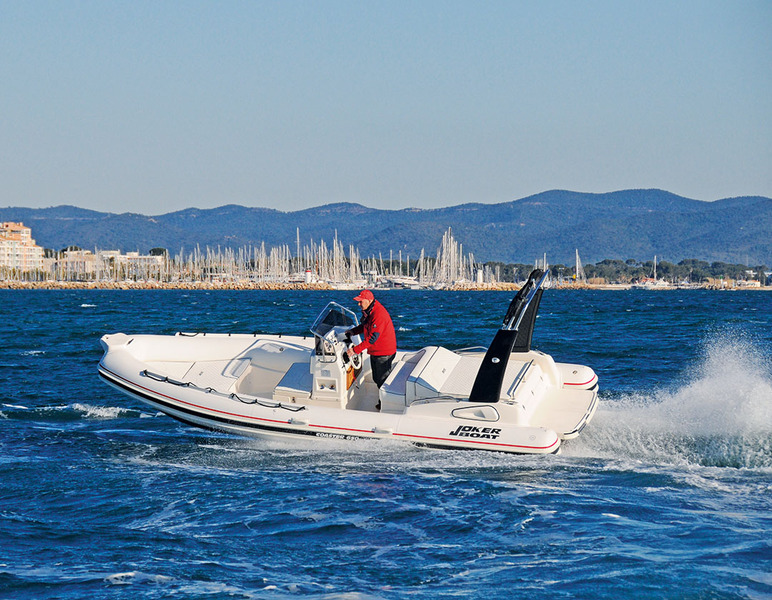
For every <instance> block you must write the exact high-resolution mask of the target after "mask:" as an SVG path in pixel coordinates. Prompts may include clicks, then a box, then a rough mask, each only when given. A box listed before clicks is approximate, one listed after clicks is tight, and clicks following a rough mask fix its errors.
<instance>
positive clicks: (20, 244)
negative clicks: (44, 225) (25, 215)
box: [0, 221, 43, 276]
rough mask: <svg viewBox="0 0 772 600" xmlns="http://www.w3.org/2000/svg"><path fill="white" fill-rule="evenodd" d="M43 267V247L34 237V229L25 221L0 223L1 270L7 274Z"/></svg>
mask: <svg viewBox="0 0 772 600" xmlns="http://www.w3.org/2000/svg"><path fill="white" fill-rule="evenodd" d="M42 268H43V248H41V247H40V246H38V245H37V244H36V243H35V240H33V239H32V230H31V229H30V228H29V227H25V226H24V224H23V223H14V222H12V221H5V222H3V223H0V270H1V271H3V272H4V273H5V275H6V276H7V275H9V274H12V273H13V272H16V273H27V272H30V271H38V270H42Z"/></svg>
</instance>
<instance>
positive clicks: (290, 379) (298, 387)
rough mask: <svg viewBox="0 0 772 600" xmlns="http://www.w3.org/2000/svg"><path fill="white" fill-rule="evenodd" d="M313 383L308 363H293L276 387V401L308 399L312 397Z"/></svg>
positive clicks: (274, 392) (274, 393) (274, 396)
mask: <svg viewBox="0 0 772 600" xmlns="http://www.w3.org/2000/svg"><path fill="white" fill-rule="evenodd" d="M313 383H314V381H313V375H312V374H311V370H310V369H309V367H308V363H307V362H296V363H293V364H292V366H290V368H289V369H288V370H287V372H286V373H285V374H284V377H282V378H281V381H279V383H278V384H277V385H276V387H275V388H274V390H273V399H274V401H276V402H281V401H292V400H308V399H309V398H311V388H312V387H313Z"/></svg>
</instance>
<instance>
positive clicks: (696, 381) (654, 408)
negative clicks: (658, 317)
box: [564, 334, 772, 468]
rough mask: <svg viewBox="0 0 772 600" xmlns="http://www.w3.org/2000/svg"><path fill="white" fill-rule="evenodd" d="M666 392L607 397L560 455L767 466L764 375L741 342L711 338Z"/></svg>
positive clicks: (769, 424) (769, 434) (771, 388)
mask: <svg viewBox="0 0 772 600" xmlns="http://www.w3.org/2000/svg"><path fill="white" fill-rule="evenodd" d="M681 375H682V377H681V379H682V380H683V383H682V384H680V385H678V386H677V387H675V388H673V389H653V390H651V391H650V392H638V393H633V394H627V395H624V396H622V397H620V398H618V399H608V400H606V401H604V402H603V403H602V404H601V408H600V409H599V411H598V414H597V415H596V418H595V420H594V421H593V422H592V423H591V425H590V426H588V428H587V429H586V430H585V432H584V433H583V436H582V438H580V439H578V440H576V441H572V442H570V443H569V444H567V445H566V447H565V449H564V451H565V452H567V453H570V454H573V455H577V456H601V457H606V458H611V457H619V458H627V459H634V460H640V461H644V462H651V463H664V464H696V465H702V466H721V467H738V468H772V441H771V440H772V374H771V372H770V368H769V359H768V357H766V356H764V355H763V353H762V352H761V350H760V347H759V346H758V345H757V344H754V343H753V342H752V340H751V339H750V338H749V336H744V335H743V336H729V335H727V334H722V335H719V336H718V337H714V338H712V339H710V340H708V341H707V342H706V343H705V344H704V348H703V352H702V357H701V360H700V361H699V362H698V363H697V365H696V366H695V367H694V368H693V369H690V370H689V371H687V372H685V373H683V374H681Z"/></svg>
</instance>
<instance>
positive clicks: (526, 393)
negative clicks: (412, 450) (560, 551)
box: [99, 333, 597, 454]
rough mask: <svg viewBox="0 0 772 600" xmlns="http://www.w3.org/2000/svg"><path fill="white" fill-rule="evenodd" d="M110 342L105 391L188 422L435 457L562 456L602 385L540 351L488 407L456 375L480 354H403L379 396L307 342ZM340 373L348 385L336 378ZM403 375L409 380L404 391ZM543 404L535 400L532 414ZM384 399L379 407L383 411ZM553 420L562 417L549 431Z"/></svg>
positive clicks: (206, 338)
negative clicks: (379, 444)
mask: <svg viewBox="0 0 772 600" xmlns="http://www.w3.org/2000/svg"><path fill="white" fill-rule="evenodd" d="M102 344H103V346H104V348H105V354H104V357H103V358H102V360H101V362H100V364H99V374H100V376H101V377H102V378H103V379H104V380H105V381H106V382H107V383H108V384H110V385H112V386H113V387H115V388H117V389H119V390H120V391H122V392H124V393H126V394H128V395H130V396H132V397H134V398H136V399H138V400H141V401H142V402H144V403H146V404H148V405H149V406H151V407H153V408H154V409H156V410H159V411H161V412H163V413H165V414H167V415H169V416H171V417H174V418H175V419H178V420H180V421H182V422H185V423H188V424H190V425H195V426H197V427H203V428H207V429H213V430H219V431H225V432H228V433H232V434H237V435H242V436H254V437H273V438H277V437H278V438H292V437H301V436H306V437H307V436H311V437H317V438H333V439H362V438H365V439H392V440H399V441H405V442H411V443H414V444H421V445H425V446H432V447H437V448H468V449H482V450H493V451H500V452H511V453H519V454H549V453H554V452H557V451H558V449H559V447H560V444H561V440H562V439H567V438H570V437H574V436H575V435H577V434H578V433H579V431H580V430H581V428H582V427H584V425H586V423H587V422H589V420H590V419H591V418H592V415H593V413H594V411H595V407H596V404H597V378H596V377H595V374H594V373H592V371H591V370H590V369H588V368H587V367H576V369H574V368H573V367H574V366H573V365H564V366H558V365H556V364H555V363H554V362H553V361H552V359H551V358H550V357H549V356H547V355H544V354H541V353H538V352H534V351H531V352H529V353H527V356H517V360H516V361H513V365H510V366H512V370H513V372H515V376H514V377H518V376H519V381H518V382H514V380H513V383H512V385H510V386H509V387H510V388H512V386H513V385H514V387H522V395H523V397H522V398H520V399H518V398H517V397H516V396H517V394H516V393H515V394H513V395H510V396H507V397H505V398H503V399H502V401H499V402H496V403H484V404H481V403H477V402H470V401H469V400H468V390H467V393H466V396H467V397H466V398H465V397H464V394H463V389H462V388H463V386H464V385H465V384H464V381H465V380H466V381H467V382H470V381H471V380H470V379H469V377H464V375H468V373H466V374H465V373H459V372H456V369H460V368H464V369H468V368H469V364H474V363H475V361H476V362H477V364H479V361H480V360H481V358H482V357H481V355H480V354H479V353H474V354H464V353H461V354H459V353H452V352H450V351H448V350H445V349H444V348H435V347H429V348H428V349H427V348H425V349H422V350H420V351H418V352H415V353H406V352H400V353H398V356H397V359H396V360H395V369H394V370H393V371H392V374H391V376H390V377H389V380H387V383H386V384H385V385H384V386H383V388H382V390H380V393H379V391H378V390H377V388H376V387H375V385H374V384H373V383H372V380H371V378H370V374H369V369H368V366H367V362H366V361H365V365H364V367H363V368H362V371H361V372H360V373H359V375H358V376H357V378H356V380H354V382H353V383H352V384H351V385H350V387H349V388H348V389H344V387H345V380H344V378H345V376H346V371H347V369H346V367H345V365H342V364H341V362H340V361H339V360H338V359H336V360H335V361H334V362H322V363H321V364H316V365H315V366H314V363H316V362H318V361H319V359H320V357H319V356H317V355H316V354H315V353H314V341H313V340H311V339H305V338H287V337H278V336H249V335H243V336H239V335H203V334H201V335H196V336H187V335H184V334H177V335H175V336H152V335H144V336H128V335H125V334H120V333H119V334H113V335H106V336H104V337H103V338H102ZM430 352H431V353H432V354H431V356H430V357H428V358H429V359H428V360H426V359H427V355H429V353H430ZM338 356H340V353H339V354H338ZM422 360H423V361H424V362H425V363H426V364H423V365H422V364H421V361H422ZM411 361H412V362H411ZM438 361H439V362H438ZM450 363H454V366H455V369H451V373H450V376H449V377H446V378H445V380H444V383H442V382H441V383H439V384H437V383H433V382H432V381H431V379H432V377H433V376H434V381H435V382H436V381H439V380H440V379H442V377H441V376H442V375H443V373H439V371H442V370H447V368H445V367H447V365H449V364H450ZM464 363H469V364H466V365H465V364H464ZM537 363H538V364H537ZM443 365H445V366H443ZM518 365H528V367H527V371H528V372H529V373H530V376H528V377H526V376H524V374H521V373H520V372H519V371H518V369H520V371H522V370H523V369H524V368H525V367H519V366H518ZM539 365H541V366H539ZM293 369H294V370H295V371H296V372H297V373H296V374H295V376H294V380H293V373H292V371H293ZM315 369H316V370H315ZM335 369H338V370H339V374H340V376H341V378H339V379H336V378H335V373H331V371H334V370H335ZM432 369H434V370H435V371H436V370H438V369H439V371H438V373H433V372H432ZM577 369H580V371H578V372H577ZM314 370H315V371H314ZM403 371H405V372H407V371H410V373H408V375H407V376H406V377H403V380H402V381H401V382H400V381H399V378H400V375H401V374H403ZM571 371H574V372H575V373H576V375H577V376H578V379H577V378H576V377H575V381H567V380H565V378H566V376H565V375H564V373H566V374H568V373H570V372H571ZM438 374H439V376H436V375H438ZM527 374H528V373H526V374H525V375H527ZM411 375H412V378H411ZM454 375H455V378H454V377H453V376H454ZM349 376H350V368H349ZM558 379H559V380H560V381H558ZM579 379H582V380H583V381H579ZM443 385H444V386H445V388H447V389H445V388H443ZM411 386H412V387H413V388H414V389H413V390H412V391H411V390H409V389H407V388H410V387H411ZM453 386H456V387H453ZM467 387H468V386H467ZM416 390H418V391H416ZM399 392H402V394H401V395H400V393H399ZM536 394H540V395H541V397H540V398H539V401H538V402H531V403H530V404H528V403H527V402H526V400H528V399H530V398H533V397H535V395H536ZM379 400H380V401H381V402H382V409H381V410H376V408H375V405H376V402H378V401H379ZM549 406H552V407H553V408H552V409H550V408H549ZM556 411H557V412H556ZM551 412H555V413H556V414H552V415H551V419H552V420H551V421H550V413H551ZM566 415H568V417H566ZM550 423H554V424H557V425H553V426H552V427H551V426H550Z"/></svg>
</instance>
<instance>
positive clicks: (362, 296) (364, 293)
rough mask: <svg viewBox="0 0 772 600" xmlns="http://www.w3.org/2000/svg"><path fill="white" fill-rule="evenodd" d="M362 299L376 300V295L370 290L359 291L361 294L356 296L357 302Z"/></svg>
mask: <svg viewBox="0 0 772 600" xmlns="http://www.w3.org/2000/svg"><path fill="white" fill-rule="evenodd" d="M360 300H375V296H373V293H372V292H371V291H370V290H362V291H361V292H359V296H357V297H356V298H354V301H355V302H359V301H360Z"/></svg>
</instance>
